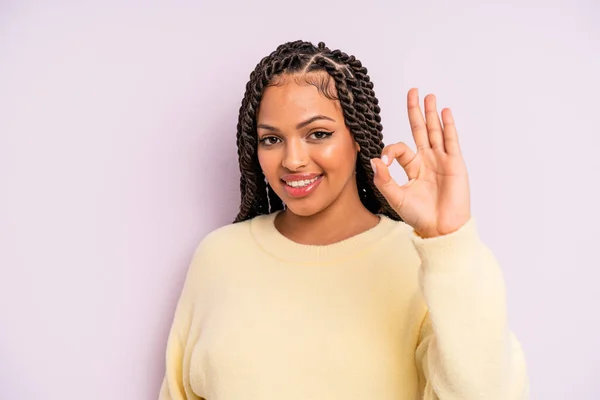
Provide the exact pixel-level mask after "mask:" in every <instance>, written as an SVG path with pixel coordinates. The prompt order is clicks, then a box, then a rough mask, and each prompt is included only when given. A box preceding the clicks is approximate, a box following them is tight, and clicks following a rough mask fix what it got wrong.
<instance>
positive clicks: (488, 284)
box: [160, 41, 528, 400]
mask: <svg viewBox="0 0 600 400" xmlns="http://www.w3.org/2000/svg"><path fill="white" fill-rule="evenodd" d="M377 103H378V101H377V99H376V97H375V94H374V92H373V84H372V83H371V81H370V79H369V76H368V75H367V70H366V69H365V68H364V67H363V66H362V65H361V63H360V61H358V60H357V59H356V58H354V57H353V56H348V55H347V54H345V53H343V52H341V51H339V50H335V51H331V50H329V49H328V48H327V47H326V46H325V45H324V44H323V43H320V44H319V45H318V47H315V46H314V45H312V44H311V43H307V42H302V41H296V42H290V43H286V44H283V45H281V46H279V47H278V48H277V50H276V51H274V52H273V53H272V54H270V55H269V56H268V57H265V58H264V59H263V60H262V61H261V62H260V63H259V64H258V65H257V67H256V69H255V71H254V72H253V73H252V74H251V75H250V81H249V82H248V84H247V86H246V94H245V97H244V99H243V101H242V106H241V109H240V115H239V124H238V135H237V143H238V155H239V165H240V170H241V181H240V189H241V207H240V211H239V214H238V216H237V217H236V219H235V221H234V223H233V224H231V225H228V226H225V227H223V228H220V229H218V230H216V231H214V232H212V233H211V234H209V235H208V236H207V237H206V238H205V239H204V240H203V241H202V243H201V244H200V246H199V247H198V249H197V251H196V253H195V255H194V258H193V260H192V263H191V266H190V268H189V271H188V274H187V277H186V281H185V284H184V288H183V290H182V293H181V297H180V299H179V302H178V305H177V309H176V313H175V318H174V321H173V325H172V328H171V333H170V336H169V339H168V344H167V353H166V373H165V378H164V381H163V384H162V387H161V391H160V398H161V399H177V400H180V399H199V398H202V399H207V400H232V399H233V400H241V399H261V400H263V399H278V400H283V399H285V400H290V399H328V400H331V399H376V400H386V399H389V400H392V399H393V400H400V399H416V398H422V399H502V400H506V399H525V398H527V397H528V379H527V375H526V368H525V361H524V357H523V354H522V351H521V348H520V346H519V343H518V341H517V340H516V338H515V336H514V335H513V334H512V333H511V332H510V330H509V328H508V327H507V318H506V304H505V288H504V284H503V280H502V274H501V271H500V268H499V267H498V265H497V264H496V261H495V259H494V257H493V255H492V254H491V252H490V251H489V250H488V249H487V247H486V246H485V245H484V244H483V243H482V242H481V241H480V239H479V237H478V234H477V228H476V224H475V221H474V220H473V218H472V217H471V213H470V205H469V203H470V202H469V182H468V177H467V170H466V167H465V163H464V160H463V158H462V156H461V152H460V147H459V142H458V139H457V133H456V128H455V126H454V121H453V118H452V113H451V111H450V110H449V109H444V110H442V112H441V121H440V119H439V116H438V112H437V110H436V102H435V97H434V96H432V95H429V96H427V97H426V98H425V100H424V105H425V110H424V111H425V113H424V114H425V115H424V116H423V114H422V112H421V109H420V106H419V99H418V94H417V91H416V90H415V89H412V90H410V91H409V93H408V114H409V119H410V124H411V128H412V133H413V137H414V140H415V143H416V153H415V152H413V151H412V150H411V149H410V148H409V147H408V146H407V145H405V144H403V143H397V144H393V145H391V146H387V147H385V148H384V146H383V144H382V126H381V123H380V121H381V118H380V116H379V111H380V109H379V106H378V105H377ZM394 160H396V161H397V162H399V163H400V165H401V166H402V167H403V168H404V170H405V171H406V173H407V175H408V177H409V182H408V183H407V184H406V185H404V186H399V185H397V184H396V183H395V182H394V181H393V179H392V178H391V177H390V173H389V170H388V167H389V166H390V165H391V163H392V162H393V161H394Z"/></svg>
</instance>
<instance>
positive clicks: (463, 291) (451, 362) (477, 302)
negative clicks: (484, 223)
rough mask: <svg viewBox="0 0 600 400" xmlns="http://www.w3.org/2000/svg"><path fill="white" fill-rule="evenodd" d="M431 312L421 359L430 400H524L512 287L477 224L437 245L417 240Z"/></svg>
mask: <svg viewBox="0 0 600 400" xmlns="http://www.w3.org/2000/svg"><path fill="white" fill-rule="evenodd" d="M413 243H414V244H415V247H416V249H417V252H418V253H419V256H420V258H421V270H420V284H421V289H422V292H423V294H424V296H425V300H426V303H427V306H428V309H429V312H428V314H427V316H426V317H425V319H424V321H423V324H422V327H421V333H420V337H419V344H418V346H417V349H416V353H415V357H416V363H417V367H418V370H419V377H420V386H421V390H422V394H423V398H424V399H426V400H437V399H440V400H450V399H461V400H465V399H486V400H491V399H498V400H517V399H518V400H525V399H528V396H529V387H528V378H527V372H526V365H525V359H524V356H523V352H522V350H521V346H520V344H519V342H518V340H517V339H516V337H515V335H514V334H513V333H512V332H511V331H510V329H509V327H508V326H507V318H506V299H505V297H506V296H505V285H504V281H503V277H502V272H501V270H500V267H499V266H498V264H497V262H496V260H495V258H494V256H493V254H492V253H491V252H490V250H489V249H488V248H487V247H486V246H485V245H484V244H483V243H482V242H481V240H480V239H479V236H478V234H477V229H476V223H475V221H474V220H473V219H471V220H469V221H468V222H467V223H466V224H465V225H464V226H463V227H462V228H460V229H459V230H458V231H456V232H454V233H452V234H449V235H445V236H439V237H436V238H431V239H423V238H420V237H418V236H417V235H414V236H413Z"/></svg>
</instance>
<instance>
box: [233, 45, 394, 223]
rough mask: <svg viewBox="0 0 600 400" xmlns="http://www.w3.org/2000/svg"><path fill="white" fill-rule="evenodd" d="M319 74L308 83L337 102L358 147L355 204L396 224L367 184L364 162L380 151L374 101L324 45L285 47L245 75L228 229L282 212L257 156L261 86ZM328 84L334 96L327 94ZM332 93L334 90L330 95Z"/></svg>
mask: <svg viewBox="0 0 600 400" xmlns="http://www.w3.org/2000/svg"><path fill="white" fill-rule="evenodd" d="M317 71H320V72H325V73H326V74H325V77H326V79H325V80H324V81H321V82H320V84H319V83H318V82H310V81H309V82H308V83H310V84H313V85H315V86H316V87H317V89H318V90H319V91H320V92H321V93H322V94H323V95H325V96H327V97H328V98H330V99H335V100H339V102H340V104H341V107H342V110H343V114H344V120H345V123H346V126H347V127H348V128H349V130H350V132H351V134H352V135H353V137H354V140H355V141H356V142H357V143H358V145H359V146H360V151H359V152H358V158H357V161H356V183H357V187H358V192H359V196H360V200H361V202H362V203H363V205H364V206H365V207H366V208H367V209H368V210H369V211H371V212H372V213H379V214H383V215H386V216H388V217H390V218H392V219H394V220H396V221H399V220H400V217H399V216H398V214H397V213H396V212H395V211H394V210H393V209H392V208H391V207H390V205H389V204H388V202H387V201H386V200H385V198H384V197H383V195H382V194H381V193H380V192H379V190H378V189H377V188H376V187H375V185H374V183H373V170H372V168H371V163H370V160H371V159H372V158H374V157H379V156H380V154H381V151H382V150H383V148H384V144H383V135H382V130H383V127H382V125H381V117H380V116H379V113H380V108H379V106H378V103H379V101H378V100H377V98H376V97H375V92H374V91H373V83H372V82H371V79H370V78H369V75H367V69H366V68H365V67H364V66H363V65H362V63H361V62H360V61H359V60H357V59H356V58H355V57H354V56H349V55H348V54H346V53H343V52H342V51H340V50H333V51H332V50H330V49H328V48H327V47H326V46H325V43H323V42H320V43H319V44H318V46H315V45H313V44H312V43H310V42H305V41H301V40H298V41H294V42H287V43H284V44H282V45H280V46H279V47H277V49H276V50H275V51H273V52H272V53H271V54H270V55H268V56H266V57H264V58H263V59H262V60H261V61H260V62H259V63H258V65H257V66H256V68H255V69H254V71H253V72H252V73H251V74H250V80H249V81H248V83H247V84H246V92H245V95H244V98H243V100H242V104H241V107H240V110H239V119H238V124H237V147H238V161H239V168H240V172H241V178H240V193H241V203H240V209H239V213H238V215H237V217H236V218H235V220H234V223H236V222H241V221H245V220H248V219H251V218H253V217H255V216H258V215H262V214H268V213H271V212H274V211H278V210H282V209H283V207H284V206H283V202H282V201H281V199H280V198H279V196H277V194H275V192H274V191H273V190H272V189H271V188H270V187H269V185H268V184H267V182H266V180H265V176H264V174H263V172H262V169H261V167H260V164H259V162H258V155H257V144H258V143H257V142H258V135H257V130H256V116H257V112H258V108H259V105H260V101H261V98H262V94H263V91H264V89H265V88H266V87H267V86H272V85H277V84H278V83H277V82H278V78H279V77H281V76H282V75H284V74H285V75H290V76H295V75H296V74H299V75H304V76H303V78H304V79H310V78H309V77H307V76H306V75H305V74H307V73H310V72H317ZM331 79H333V80H334V83H335V89H337V93H332V90H331V89H329V88H330V87H331V86H330V85H329V82H330V80H331ZM334 91H335V90H334Z"/></svg>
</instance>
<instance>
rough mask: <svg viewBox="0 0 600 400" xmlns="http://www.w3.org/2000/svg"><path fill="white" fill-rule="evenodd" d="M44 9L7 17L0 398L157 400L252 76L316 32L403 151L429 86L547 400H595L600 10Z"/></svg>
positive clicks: (0, 59)
mask: <svg viewBox="0 0 600 400" xmlns="http://www.w3.org/2000/svg"><path fill="white" fill-rule="evenodd" d="M34 3H35V2H32V1H19V2H16V1H15V2H6V1H5V2H1V3H0V249H1V250H0V398H2V399H11V400H14V399H42V398H43V399H45V400H51V399H52V400H53V399H57V400H58V399H61V400H64V399H88V400H92V399H98V400H100V399H115V400H116V399H128V400H132V399H140V400H146V399H152V398H156V396H157V391H158V387H159V385H160V380H161V379H162V374H163V367H164V362H163V353H164V346H165V341H166V336H167V332H168V330H169V327H170V323H171V318H172V314H173V310H174V306H175V302H176V300H177V298H178V296H179V291H180V289H181V284H182V282H183V277H184V274H185V271H186V268H187V264H188V262H189V260H190V257H191V254H192V251H193V249H194V248H195V246H196V245H197V244H198V242H199V241H200V240H201V239H202V237H203V236H204V235H205V234H206V233H207V232H209V231H210V230H212V229H214V228H216V227H218V226H221V225H223V224H226V223H228V222H230V221H231V220H232V219H233V217H234V215H235V213H236V210H237V205H238V170H237V157H236V148H235V129H236V118H237V111H238V108H239V105H240V101H241V98H242V95H243V90H244V86H245V83H246V81H247V79H248V76H249V74H250V72H251V70H252V69H253V68H254V65H255V64H256V63H257V62H258V61H259V59H260V58H261V57H262V56H264V55H266V54H268V53H269V52H270V51H272V50H273V49H274V48H275V47H276V46H277V45H278V44H279V43H282V42H284V41H288V40H295V39H298V38H302V39H306V40H311V41H314V42H315V43H316V42H318V41H320V40H323V41H325V42H326V43H327V45H328V46H330V47H331V48H341V49H343V50H344V51H346V52H348V53H351V54H355V55H356V56H357V57H358V58H359V59H361V60H362V61H363V62H364V63H365V65H366V66H367V67H368V68H369V70H370V75H371V77H372V79H373V80H374V82H375V85H376V86H375V89H376V93H377V95H378V97H379V99H380V101H381V106H382V109H383V111H382V116H383V124H384V129H385V137H386V142H388V143H391V142H395V141H400V140H402V141H408V142H410V143H412V142H411V136H410V130H409V126H408V122H407V118H406V113H405V107H406V104H405V101H406V100H405V98H406V97H405V96H406V91H407V90H408V89H409V88H410V87H411V86H417V87H419V88H420V91H421V93H422V94H426V93H429V92H435V93H436V94H437V95H438V98H439V103H440V105H441V106H442V107H443V106H450V107H452V108H453V110H454V112H455V117H456V119H457V124H458V127H459V131H460V132H459V133H460V135H461V141H462V146H463V149H464V154H465V157H466V159H467V165H468V166H469V169H470V173H471V179H472V185H473V207H474V214H475V216H476V217H477V219H478V221H479V226H480V230H481V234H482V236H483V237H484V240H485V241H486V242H487V243H488V244H489V246H490V247H491V248H492V249H493V250H494V252H495V254H496V256H497V257H498V259H499V260H500V262H501V264H502V266H503V267H504V271H505V276H506V281H507V286H508V292H509V308H510V309H509V312H510V319H511V324H512V327H513V329H514V330H515V331H516V333H517V335H518V336H519V337H520V339H521V341H522V342H523V346H524V349H525V352H526V356H527V358H528V362H529V369H530V376H531V381H532V398H534V399H546V400H552V399H556V400H564V399H596V398H597V396H598V392H599V391H600V384H599V383H598V378H600V375H599V373H598V371H599V370H600V351H599V350H598V349H599V347H600V312H599V311H598V304H600V295H599V291H600V290H599V289H598V281H599V280H600V272H599V270H600V268H599V267H600V263H599V262H598V253H597V246H598V244H597V240H598V238H599V237H600V228H599V226H600V224H599V220H600V218H599V217H600V215H599V214H600V213H599V211H598V204H600V194H599V191H600V189H599V188H600V178H598V173H599V172H600V161H599V157H598V149H599V148H600V139H599V136H600V129H599V128H598V110H599V106H600V103H599V101H598V98H599V97H600V79H599V78H598V72H599V71H600V24H599V23H598V20H599V18H600V5H599V3H597V2H594V1H592V0H589V1H571V2H567V1H566V0H565V1H562V2H558V1H541V0H540V1H525V2H523V1H516V0H511V1H504V2H502V5H500V4H497V5H483V4H482V2H479V1H467V0H460V1H454V2H451V3H449V2H443V1H441V0H440V1H429V2H410V3H409V2H397V1H388V2H384V1H375V2H373V3H372V4H371V5H370V6H366V4H367V3H366V2H364V1H358V0H351V1H350V0H346V1H343V2H342V1H318V2H315V1H302V2H298V3H294V2H282V1H267V2H262V3H260V4H259V3H256V2H248V3H252V5H250V4H246V2H242V1H237V2H232V1H221V2H216V3H213V4H211V5H204V4H203V2H196V3H193V2H172V1H166V0H164V1H152V2H150V3H148V2H139V4H137V3H136V2H133V1H127V2H124V1H121V2H115V3H114V4H110V2H97V4H96V5H91V3H90V2H86V5H82V4H80V5H76V2H74V1H73V2H67V1H56V2H52V3H53V5H51V6H50V5H47V6H43V5H39V4H38V5H35V4H34ZM496 3H500V2H496ZM142 4H144V5H143V6H142ZM150 4H151V5H150ZM394 172H395V175H396V176H397V177H401V179H402V180H403V179H404V178H403V177H402V174H401V171H400V169H399V168H397V169H396V170H394Z"/></svg>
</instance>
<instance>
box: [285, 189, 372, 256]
mask: <svg viewBox="0 0 600 400" xmlns="http://www.w3.org/2000/svg"><path fill="white" fill-rule="evenodd" d="M349 189H354V190H348V191H346V193H342V194H341V195H340V196H339V197H338V198H337V199H336V200H335V201H334V202H333V203H332V204H330V205H329V206H328V207H327V208H325V209H324V210H321V211H320V212H318V213H316V214H313V215H310V216H300V215H296V214H294V213H293V212H292V211H291V210H290V209H286V210H285V211H284V212H282V213H280V214H279V215H278V216H277V218H276V219H275V227H276V228H277V230H278V231H279V232H280V233H281V234H282V235H284V236H286V237H287V238H288V239H290V240H293V241H294V242H297V243H300V244H310V245H328V244H332V243H336V242H339V241H342V240H345V239H348V238H350V237H352V236H355V235H357V234H360V233H362V232H364V231H366V230H368V229H371V228H373V227H374V226H375V225H377V223H378V222H379V217H378V216H376V215H374V214H373V213H371V212H370V211H369V210H368V209H367V208H366V207H365V206H364V205H363V204H362V202H361V201H360V198H359V197H358V190H357V189H356V186H355V185H354V188H349Z"/></svg>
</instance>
